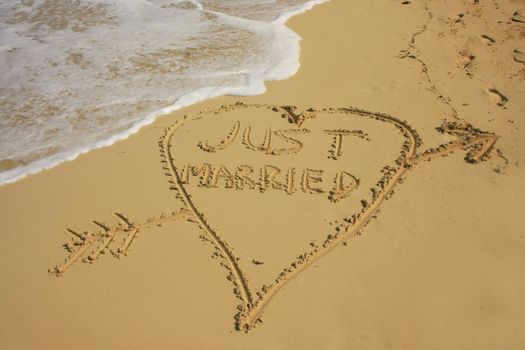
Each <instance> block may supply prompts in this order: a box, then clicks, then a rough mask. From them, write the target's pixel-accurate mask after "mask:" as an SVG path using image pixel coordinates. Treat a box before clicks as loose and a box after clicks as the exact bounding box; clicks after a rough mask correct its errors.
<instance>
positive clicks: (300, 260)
mask: <svg viewBox="0 0 525 350" xmlns="http://www.w3.org/2000/svg"><path fill="white" fill-rule="evenodd" d="M245 108H258V109H270V110H272V111H274V112H278V113H283V116H286V117H287V119H288V121H289V122H290V123H291V124H293V125H294V126H295V127H297V128H303V127H304V126H303V124H307V123H308V120H310V119H314V118H316V115H324V116H325V117H326V116H328V117H329V116H330V115H334V114H339V115H341V114H342V115H346V116H348V117H349V118H369V119H373V120H375V121H377V122H381V123H389V124H391V125H393V126H394V127H395V129H396V130H397V131H398V132H399V133H400V134H401V135H402V136H403V138H404V142H403V144H402V146H401V148H400V152H399V155H398V157H397V158H396V159H395V160H394V163H393V164H391V165H385V167H384V168H383V170H382V172H381V174H382V175H381V177H380V179H379V181H378V182H377V183H376V184H375V186H374V187H373V188H371V189H370V191H371V193H372V195H371V198H370V199H369V200H361V203H362V204H363V207H362V209H361V211H360V212H357V213H354V214H351V215H349V216H348V217H345V218H343V220H342V221H341V222H340V223H338V224H337V225H335V227H334V231H333V232H331V233H329V234H328V235H327V236H326V237H325V239H324V241H323V242H322V243H320V244H312V245H311V249H310V250H308V251H306V252H303V253H302V254H300V255H299V256H298V257H297V258H296V259H295V260H293V261H292V262H291V264H290V265H288V266H286V267H284V268H283V270H282V271H281V272H280V273H279V274H278V276H276V278H275V279H274V280H273V281H271V283H268V284H265V285H263V286H262V287H261V288H260V289H259V290H254V289H252V287H250V284H249V281H248V277H247V276H246V273H245V272H244V271H243V268H242V266H241V263H240V258H239V257H238V256H237V255H236V254H235V252H234V249H233V248H232V247H231V246H230V245H229V244H228V242H227V241H226V240H225V239H224V238H223V237H222V236H221V235H220V234H219V233H218V232H217V231H216V230H215V229H214V228H213V225H212V224H211V223H209V222H208V221H207V219H206V217H205V214H204V213H203V212H202V211H200V210H199V209H198V207H197V206H196V204H195V203H194V202H193V200H192V197H191V195H190V194H189V193H188V191H187V189H186V188H185V184H186V182H185V179H184V178H181V176H182V175H180V174H184V171H181V170H182V169H179V168H178V167H177V165H176V163H175V159H174V156H173V154H172V148H173V144H172V143H173V140H174V138H175V135H176V132H177V130H178V129H179V128H180V127H181V126H182V125H183V124H184V123H187V122H188V120H189V119H188V116H185V118H184V119H182V120H179V121H177V122H176V123H174V124H173V125H172V126H170V127H169V128H168V129H167V130H166V131H165V133H164V135H163V136H162V138H161V140H160V141H159V147H160V154H161V158H162V160H161V162H162V163H163V169H164V171H165V174H166V176H167V177H168V181H169V183H170V189H171V190H173V191H175V196H176V197H177V198H178V199H179V200H180V201H182V203H183V204H184V209H181V210H179V211H177V212H172V213H171V214H169V215H166V214H162V215H160V216H156V217H151V218H149V219H148V220H146V222H142V223H135V222H132V221H130V220H129V219H128V218H126V217H125V216H124V215H121V214H117V213H115V215H114V216H115V218H116V221H117V224H116V225H113V226H107V225H105V224H102V223H99V222H95V221H94V222H93V223H94V225H95V226H96V230H95V231H92V232H82V233H78V232H76V231H73V230H70V229H68V230H67V231H66V232H67V233H68V234H69V235H70V236H71V237H72V240H71V241H70V242H68V243H66V244H65V245H64V247H65V248H66V249H67V250H68V251H69V252H70V255H69V256H68V258H67V259H66V260H65V261H64V262H62V263H61V264H59V265H57V266H56V267H54V268H53V269H51V270H50V272H52V273H54V274H56V275H61V274H62V273H64V272H66V271H67V270H68V269H69V268H70V267H71V266H72V265H73V264H74V263H75V262H77V261H84V262H94V261H96V260H97V259H98V258H99V257H100V256H101V255H102V254H104V253H105V252H107V251H109V252H110V253H111V254H112V255H113V256H115V257H120V256H122V255H126V254H127V252H128V251H129V247H130V246H131V244H132V243H133V241H134V240H135V238H136V236H137V235H138V234H139V233H140V232H142V231H143V230H146V229H148V228H151V227H153V226H155V225H159V224H163V223H166V222H170V221H176V220H179V219H182V220H189V221H192V222H195V223H196V224H197V225H198V226H199V228H200V229H201V231H202V234H201V235H200V238H201V239H203V240H205V241H207V242H209V243H210V244H211V245H212V246H213V247H214V250H215V251H214V253H213V257H215V258H218V259H219V261H220V264H221V265H222V266H224V267H225V268H226V270H227V279H228V280H229V281H231V283H232V284H233V285H234V293H235V295H236V296H237V298H238V299H239V300H240V302H241V303H240V305H239V306H238V311H239V312H238V313H237V315H236V316H235V328H236V329H237V330H242V331H246V332H247V331H250V330H251V329H253V328H254V327H255V326H256V325H257V324H258V323H260V322H262V318H261V316H262V313H263V311H264V310H265V307H266V306H267V305H268V303H269V302H270V301H271V300H272V298H274V297H275V296H276V295H277V293H278V292H279V291H280V290H281V289H282V287H283V286H285V285H286V284H287V283H288V282H289V281H291V280H292V279H294V278H295V277H297V276H298V275H299V274H300V273H301V272H302V271H304V270H305V269H306V268H308V267H309V266H310V265H312V264H313V263H314V262H316V261H318V260H319V259H320V258H322V257H323V256H325V255H326V254H328V253H330V252H331V251H332V250H333V249H334V248H335V247H337V246H339V245H340V244H341V243H344V242H346V241H347V240H348V239H350V238H352V237H355V236H358V235H360V233H361V232H362V230H363V228H364V227H365V226H366V225H367V224H368V223H369V222H370V220H371V219H372V218H375V217H377V214H378V212H379V210H380V208H381V206H382V205H383V203H384V202H385V200H387V199H388V198H390V197H391V196H392V195H393V193H394V190H395V188H396V187H397V186H398V185H399V184H401V183H402V180H403V177H404V175H405V174H406V173H407V172H409V171H411V170H413V169H415V168H416V167H417V165H419V164H420V163H422V162H424V161H430V160H432V159H434V158H436V157H442V156H447V155H449V154H451V153H453V152H455V151H459V150H462V151H466V152H467V153H466V156H465V158H464V159H465V161H466V162H468V163H472V164H476V163H479V162H482V161H484V160H486V159H488V157H489V156H490V153H491V151H492V150H493V149H494V144H495V143H496V141H497V140H498V138H499V137H498V136H496V135H494V134H492V133H489V132H485V131H482V130H479V129H476V128H474V127H473V126H472V125H470V124H468V123H465V122H460V121H453V122H448V121H444V122H443V123H442V125H441V126H440V127H439V128H437V131H438V132H439V133H441V134H444V135H448V136H449V137H452V141H450V142H447V143H444V144H441V145H439V146H438V147H436V148H431V149H427V150H424V151H420V148H421V145H422V142H421V139H420V137H419V135H418V133H417V132H416V131H415V130H414V129H413V128H412V127H411V126H410V125H409V124H408V123H407V122H405V121H402V120H400V119H398V118H396V117H393V116H391V115H388V114H382V113H374V112H369V111H365V110H361V109H357V108H353V107H350V108H330V109H322V110H315V109H311V108H310V109H308V110H307V111H306V112H303V113H299V112H297V111H296V108H294V107H293V106H284V107H278V106H269V105H260V104H258V105H245V104H242V103H237V104H235V105H230V106H222V107H221V108H219V109H218V110H215V111H205V112H201V113H200V114H199V116H198V117H199V118H203V117H205V116H206V115H220V114H221V113H227V112H229V111H232V110H242V109H245ZM239 127H240V126H239V124H238V123H236V124H234V126H233V128H232V130H231V131H230V132H229V133H228V134H227V136H226V137H225V138H224V139H223V140H221V141H219V143H218V144H217V146H210V144H209V143H208V142H207V141H206V142H203V143H199V144H198V147H199V148H201V150H204V151H207V152H216V151H218V150H222V149H224V148H225V147H228V145H229V144H231V143H232V142H233V141H234V139H235V138H236V137H237V136H238V134H239ZM247 130H248V131H247V132H245V134H244V144H245V145H247V146H250V147H252V146H253V147H254V149H255V150H256V151H260V150H265V152H266V153H267V154H268V155H269V156H277V155H278V154H280V153H279V152H268V150H269V149H270V148H269V147H270V141H269V140H268V139H269V138H270V137H271V135H272V132H271V131H267V133H266V136H265V140H264V142H263V144H262V145H261V146H254V145H253V144H251V143H248V142H247V141H246V139H247V138H249V132H250V131H249V129H247ZM301 130H302V129H301ZM329 134H330V135H332V134H334V135H335V136H334V137H336V139H335V141H334V142H335V143H334V144H335V148H334V150H333V151H332V158H338V157H339V156H340V155H341V149H340V146H341V138H342V136H339V134H341V135H343V132H339V133H337V132H335V131H333V132H331V133H329ZM346 134H350V133H349V132H346V131H345V133H344V135H346ZM352 134H355V135H357V136H360V137H365V136H363V135H364V134H361V133H360V132H359V131H352ZM294 146H297V145H294ZM292 149H294V152H296V151H297V149H295V148H292ZM243 167H247V166H243ZM186 171H189V170H188V169H186ZM336 182H337V179H336ZM355 183H356V184H358V180H356V182H355ZM118 237H121V238H118ZM122 237H123V238H122ZM118 240H119V242H120V245H118V244H117V241H118ZM115 247H117V248H116V249H114V248H115Z"/></svg>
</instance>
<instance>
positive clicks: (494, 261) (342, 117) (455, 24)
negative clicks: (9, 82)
mask: <svg viewBox="0 0 525 350" xmlns="http://www.w3.org/2000/svg"><path fill="white" fill-rule="evenodd" d="M523 8H525V3H524V2H523V1H512V0H508V1H498V2H496V1H464V2H463V1H461V2H458V1H432V2H426V1H421V2H419V1H418V2H416V1H412V2H409V1H404V2H401V1H399V2H397V1H396V2H393V1H386V0H384V1H374V2H369V1H359V2H354V1H344V0H333V1H331V2H328V3H325V4H323V5H319V6H317V7H316V8H314V10H312V11H309V12H307V13H305V14H302V15H300V16H297V17H293V18H292V19H291V20H290V21H289V23H288V24H289V26H290V27H291V28H293V29H294V30H295V31H297V32H298V33H299V34H300V35H301V36H302V37H303V41H302V42H301V47H302V52H301V69H300V71H299V72H298V74H297V75H295V76H293V77H292V78H290V79H287V80H284V81H279V82H271V83H268V84H267V86H268V91H267V93H265V94H264V95H261V96H255V97H222V98H217V99H213V100H209V101H206V102H203V103H199V104H197V105H194V106H191V107H189V108H186V109H184V110H181V111H178V112H176V113H173V114H172V115H169V116H165V117H161V118H159V119H158V120H157V122H155V123H154V124H153V125H151V126H149V127H145V128H144V129H143V130H141V131H140V132H139V133H137V134H136V135H134V136H132V137H130V138H129V139H127V140H125V141H121V142H119V143H117V144H115V145H113V146H111V147H108V148H104V149H100V150H96V151H93V152H90V153H88V154H86V155H83V156H81V157H79V158H78V159H76V160H74V161H72V162H68V163H65V164H62V165H60V166H58V167H55V168H53V169H51V170H47V171H44V172H42V173H40V174H37V175H34V176H30V177H27V178H26V179H23V180H21V181H19V182H16V183H14V184H9V185H4V186H1V187H0V198H1V200H0V208H1V210H0V247H1V248H0V249H1V251H0V252H1V254H0V259H1V260H0V268H1V274H0V276H1V285H0V300H1V302H0V310H1V313H2V315H3V317H2V321H1V328H0V329H1V331H0V339H1V342H2V348H6V349H34V348H44V349H48V348H49V349H66V348H68V349H69V348H75V349H93V348H99V349H115V348H117V349H120V348H126V349H144V348H156V349H164V348H169V349H172V348H183V349H208V348H210V349H223V348H229V349H354V348H355V349H495V348H498V349H523V348H524V346H525V278H523V276H524V274H523V271H525V259H524V256H525V254H524V253H525V235H524V233H523V232H524V230H523V227H524V224H525V219H524V218H523V215H522V212H523V209H524V205H523V203H522V202H523V199H524V198H525V196H524V194H525V183H524V182H525V172H524V170H523V166H522V165H521V163H522V162H523V157H524V153H523V149H525V148H524V146H525V145H524V143H525V141H524V139H525V138H524V136H525V135H524V134H523V131H522V130H523V127H524V126H525V125H524V120H523V115H524V112H525V104H524V102H523V101H525V84H524V81H525V64H524V63H523V61H524V58H523V52H525V48H524V47H523V42H524V38H525V23H524V22H523V11H524V10H523ZM520 11H521V12H520Z"/></svg>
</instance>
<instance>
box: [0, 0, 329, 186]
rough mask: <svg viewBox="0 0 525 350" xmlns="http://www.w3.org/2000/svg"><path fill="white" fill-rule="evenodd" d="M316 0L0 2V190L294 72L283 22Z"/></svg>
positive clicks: (294, 51)
mask: <svg viewBox="0 0 525 350" xmlns="http://www.w3.org/2000/svg"><path fill="white" fill-rule="evenodd" d="M323 1H326V0H310V1H308V0H199V1H197V0H190V1H182V0H172V1H170V0H0V76H1V81H0V184H5V183H9V182H13V181H16V180H18V179H20V178H22V177H24V176H26V175H28V174H32V173H36V172H38V171H40V170H42V169H46V168H49V167H52V166H55V165H57V164H59V163H61V162H63V161H66V160H71V159H74V158H75V157H76V156H78V155H79V154H82V153H85V152H87V151H89V150H91V149H94V148H99V147H103V146H107V145H110V144H112V143H114V142H116V141H118V140H121V139H124V138H126V137H128V136H129V135H131V134H132V133H134V132H136V131H138V130H139V129H140V127H142V126H144V125H147V124H149V123H151V122H152V121H153V120H154V119H155V118H156V117H158V116H159V115H162V114H165V113H168V112H171V111H174V110H176V109H179V108H181V107H184V106H187V105H189V104H192V103H195V102H198V101H201V100H203V99H207V98H211V97H215V96H220V95H254V94H260V93H263V92H264V91H265V87H264V81H265V80H276V79H284V78H286V77H288V76H290V75H293V74H294V73H295V72H296V71H297V69H298V67H299V39H300V38H299V36H298V35H297V34H296V33H294V32H293V31H292V30H290V29H289V28H287V27H286V26H285V24H284V23H285V21H286V20H287V19H288V18H289V17H290V16H292V15H294V14H297V13H300V12H303V11H306V10H308V9H310V8H311V7H313V6H314V5H315V4H317V3H321V2H323Z"/></svg>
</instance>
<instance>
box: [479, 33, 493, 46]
mask: <svg viewBox="0 0 525 350" xmlns="http://www.w3.org/2000/svg"><path fill="white" fill-rule="evenodd" d="M479 38H480V39H481V42H482V43H483V44H485V45H487V46H492V45H494V44H495V43H496V40H495V39H493V38H491V37H490V36H488V35H486V34H483V35H480V36H479Z"/></svg>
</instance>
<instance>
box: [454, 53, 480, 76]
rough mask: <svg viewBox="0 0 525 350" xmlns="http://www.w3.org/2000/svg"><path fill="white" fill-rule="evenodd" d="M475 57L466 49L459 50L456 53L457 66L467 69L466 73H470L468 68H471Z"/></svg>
mask: <svg viewBox="0 0 525 350" xmlns="http://www.w3.org/2000/svg"><path fill="white" fill-rule="evenodd" d="M475 58H476V56H474V55H473V54H472V53H470V52H468V51H466V50H464V51H461V52H460V53H459V55H458V58H457V59H456V65H457V66H458V67H459V68H461V69H463V70H465V71H467V73H468V74H471V72H470V70H471V69H472V65H473V62H474V59H475Z"/></svg>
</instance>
